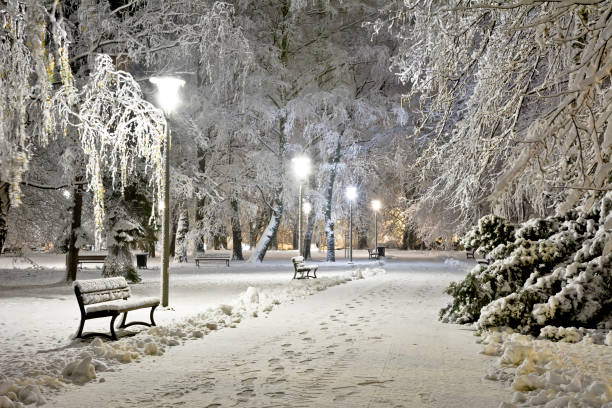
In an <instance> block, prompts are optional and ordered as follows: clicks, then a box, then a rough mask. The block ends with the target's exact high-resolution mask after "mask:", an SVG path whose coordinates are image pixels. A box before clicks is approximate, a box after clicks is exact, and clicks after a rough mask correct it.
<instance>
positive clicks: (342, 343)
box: [0, 251, 612, 408]
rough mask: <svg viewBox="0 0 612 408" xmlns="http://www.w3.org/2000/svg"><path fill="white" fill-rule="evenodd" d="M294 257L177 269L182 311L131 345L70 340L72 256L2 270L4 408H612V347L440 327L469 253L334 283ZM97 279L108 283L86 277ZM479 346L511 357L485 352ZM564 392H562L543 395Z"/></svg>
mask: <svg viewBox="0 0 612 408" xmlns="http://www.w3.org/2000/svg"><path fill="white" fill-rule="evenodd" d="M292 255H295V253H292V252H273V253H270V254H269V256H267V257H266V262H264V263H263V264H261V265H250V264H246V263H232V266H231V267H230V268H227V267H225V266H224V265H221V264H217V265H213V264H209V265H207V266H205V267H202V268H199V269H198V268H195V267H194V266H193V264H190V265H187V266H179V265H172V277H171V287H170V304H171V308H169V309H164V310H159V311H158V312H156V320H157V322H158V325H159V327H158V328H154V329H151V330H149V329H148V328H144V327H139V326H134V327H130V332H129V333H128V332H123V333H122V334H123V336H122V338H121V339H120V340H119V341H118V342H106V341H104V342H102V341H100V340H94V341H91V340H89V341H74V340H72V339H71V338H70V335H72V334H73V333H74V331H75V330H76V328H77V325H78V319H79V312H78V307H77V304H76V300H75V298H74V294H73V292H72V289H71V288H70V287H68V286H66V285H62V284H56V285H53V282H57V281H59V280H61V278H62V275H63V267H62V261H63V258H62V257H59V256H55V255H38V256H35V257H31V259H32V260H33V261H34V262H36V263H37V264H39V265H41V266H43V268H42V269H39V270H33V269H31V268H28V267H27V266H28V265H26V264H23V263H21V264H13V263H12V260H11V258H10V257H1V258H0V286H1V287H0V304H1V306H2V307H1V308H0V348H1V349H2V351H3V352H2V354H1V355H0V407H2V408H3V407H4V406H6V407H9V408H10V407H11V405H9V404H12V403H10V402H7V401H8V400H7V399H4V400H3V399H2V398H3V397H1V396H2V395H8V396H11V397H13V399H19V400H21V401H31V402H33V403H36V401H40V402H42V401H43V400H45V401H46V402H47V405H48V406H52V407H83V406H88V407H106V406H113V407H122V406H124V407H133V406H141V407H168V406H187V407H206V406H245V407H260V406H261V407H264V406H265V407H268V406H292V407H299V406H303V407H332V406H334V407H336V406H346V407H361V406H364V407H365V406H369V407H374V406H380V407H402V406H404V407H414V406H434V407H452V406H463V405H467V404H469V406H473V407H496V406H499V405H500V403H502V402H504V401H505V403H509V402H510V401H514V403H516V404H517V405H532V406H537V405H541V406H543V405H544V404H545V403H547V402H548V401H551V400H554V399H555V398H557V397H558V398H561V397H564V396H567V397H568V398H570V397H571V398H574V397H576V396H577V395H578V396H580V397H581V398H579V400H580V401H582V402H585V401H586V399H585V398H587V397H588V398H591V397H590V396H585V395H586V392H587V391H588V390H587V388H589V387H591V389H592V391H593V392H592V393H591V394H593V396H592V398H591V399H592V401H593V403H594V404H596V403H598V404H599V405H593V404H591V405H590V406H602V405H603V404H604V402H605V399H603V398H604V397H605V396H604V397H602V395H603V394H605V393H606V392H610V393H611V395H610V396H609V399H610V400H612V387H610V379H611V378H612V372H611V370H612V368H611V365H612V363H610V362H611V361H612V347H607V346H598V345H592V344H589V343H588V342H584V341H583V342H582V343H579V344H577V345H571V344H563V345H559V346H557V345H556V344H553V343H551V342H548V341H546V342H544V345H541V344H539V343H538V344H536V343H533V342H532V343H529V339H523V338H519V337H517V336H514V337H512V335H511V334H505V333H499V334H494V335H489V336H487V337H484V338H476V337H474V335H473V334H474V333H473V331H471V330H469V329H468V328H466V327H462V326H457V325H449V324H442V323H440V322H438V320H437V313H438V310H439V308H440V307H441V306H443V305H444V304H445V302H446V301H447V298H446V296H445V295H443V294H442V290H443V289H444V287H446V285H447V284H448V282H449V281H452V280H459V279H461V278H462V277H463V276H464V275H465V270H466V269H467V268H469V267H470V266H471V265H472V263H471V262H469V263H468V262H465V261H463V260H461V257H462V255H461V254H452V253H424V252H400V251H391V252H390V254H389V255H390V257H389V259H387V261H386V262H385V263H384V264H379V263H378V262H375V261H368V260H367V259H366V258H367V256H366V255H367V254H364V253H361V252H356V253H355V260H356V264H355V265H352V266H350V265H347V263H346V261H345V260H344V259H340V260H339V262H337V263H336V264H333V265H329V264H326V263H324V262H322V261H319V262H318V263H319V264H320V273H319V275H320V276H321V279H317V280H309V281H291V279H290V278H291V277H292V275H293V273H292V271H291V270H292V267H291V264H290V261H289V257H290V256H292ZM317 256H319V257H322V254H315V258H316V257H317ZM449 256H454V257H455V258H457V259H459V260H455V259H446V258H447V257H449ZM149 264H150V266H152V267H153V269H152V270H149V271H143V273H142V274H143V283H141V284H137V285H133V286H132V289H133V293H134V295H143V296H156V295H157V294H158V292H159V285H158V281H159V276H158V275H159V270H158V269H157V268H156V266H157V264H156V262H155V260H153V262H151V261H149ZM383 270H384V273H383ZM362 276H363V277H365V279H356V278H357V277H362ZM95 277H99V270H94V269H91V270H86V271H85V272H83V273H81V274H80V275H79V278H82V279H85V278H95ZM35 284H38V285H41V284H42V286H34V285H35ZM9 286H10V287H9ZM220 305H222V306H220ZM130 315H131V313H130ZM254 316H257V317H254ZM131 317H135V318H139V317H142V318H143V319H144V318H145V317H146V313H144V312H143V313H142V314H141V315H140V316H138V313H137V312H135V313H134V316H131ZM100 320H101V321H100V322H97V324H96V321H88V322H87V323H86V330H104V331H107V330H108V328H107V325H108V322H107V320H108V319H100ZM135 332H138V334H135V335H134V334H133V333H135ZM477 339H479V341H483V340H484V341H483V343H484V347H485V350H484V351H485V352H486V353H487V354H490V355H493V356H499V358H496V357H492V356H487V355H485V354H481V353H479V352H480V351H481V349H482V347H483V346H480V345H478V344H477V343H476V341H477ZM538 342H541V341H540V340H538ZM530 344H531V346H530ZM548 346H549V347H550V348H551V349H554V348H555V347H557V349H558V352H559V353H564V355H569V356H571V358H572V359H573V360H574V361H580V362H581V364H580V365H581V366H582V367H578V368H576V367H573V368H572V369H574V371H575V374H576V375H581V376H582V377H581V378H580V379H581V380H582V383H581V384H580V385H579V386H576V385H575V384H574V388H571V387H569V385H568V387H566V388H567V390H565V389H563V390H561V388H562V387H561V386H564V384H563V381H565V384H569V383H570V382H571V381H574V380H575V378H574V377H575V376H574V377H571V375H570V374H572V373H569V372H568V371H567V370H565V371H563V367H562V365H563V361H564V360H563V358H561V357H560V358H558V359H555V358H552V357H551V358H549V359H548V361H546V362H544V360H545V358H546V356H552V355H554V353H555V350H552V351H548V352H547V353H548V354H546V353H542V352H540V350H541V349H542V347H548ZM529 347H532V348H531V349H530V348H529ZM532 349H533V350H536V351H537V352H536V351H533V352H531V351H530V350H532ZM508 350H509V351H508ZM517 350H518V351H517ZM521 353H522V354H521ZM530 353H531V354H530ZM504 356H505V357H504ZM529 356H531V357H529ZM534 356H540V361H539V362H538V361H537V358H536V357H534ZM528 357H529V358H528ZM504 358H505V359H506V360H509V359H510V360H512V361H505V362H502V360H503V359H504ZM530 359H531V360H530ZM526 360H527V363H525V361H526ZM553 360H554V364H553V365H552V366H551V364H552V363H550V362H551V361H553ZM71 363H72V364H71ZM539 363H540V364H539ZM545 363H550V364H549V366H550V367H549V368H550V370H548V371H551V370H553V369H555V370H557V371H558V372H559V373H561V374H563V375H564V376H565V377H563V380H559V378H560V377H559V376H560V375H561V374H559V376H557V377H554V376H551V375H550V373H549V375H548V378H549V380H550V381H546V377H545V376H546V369H545V368H544V364H545ZM529 364H531V365H529ZM538 364H539V365H538ZM574 365H576V364H574ZM517 366H518V368H517ZM538 369H539V370H540V371H541V372H539V371H538ZM555 372H556V371H555ZM62 373H63V377H62ZM2 376H4V377H6V378H3V377H2ZM529 376H531V377H529ZM536 377H537V378H536ZM540 377H542V378H543V380H540ZM558 377H559V378H558ZM60 378H61V381H60V380H58V379H60ZM515 380H516V381H515ZM513 381H514V382H513ZM529 381H532V382H535V383H534V384H531V383H528V384H527V385H525V384H524V383H525V382H529ZM537 381H540V383H537ZM555 381H557V382H559V384H557V388H558V389H557V390H556V394H555V393H554V392H552V391H551V390H552V389H553V388H551V389H547V388H546V387H545V385H551V387H552V385H553V384H552V383H553V382H555ZM71 382H74V383H85V385H82V386H80V385H75V384H72V383H71ZM517 382H518V384H515V383H517ZM594 384H595V385H594ZM598 384H599V385H598ZM521 387H523V388H521ZM576 387H577V388H576ZM606 387H607V388H606ZM56 388H57V389H56ZM570 388H571V389H570ZM38 389H40V390H41V393H39V392H38ZM11 392H13V393H14V394H10V393H11ZM544 392H546V395H543V394H542V393H544ZM513 393H514V394H513ZM572 393H573V394H572ZM581 393H582V394H581ZM598 393H599V394H598ZM41 394H42V395H41ZM557 394H559V395H557ZM583 394H584V395H583ZM582 397H584V398H582ZM537 398H539V399H537ZM605 398H608V397H605ZM3 404H4V405H3ZM585 404H586V402H585ZM507 406H511V405H509V404H508V405H507ZM553 406H568V404H567V401H566V404H565V405H553ZM577 406H579V405H577ZM585 406H587V405H585Z"/></svg>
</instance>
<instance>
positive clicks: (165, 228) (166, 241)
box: [161, 126, 170, 307]
mask: <svg viewBox="0 0 612 408" xmlns="http://www.w3.org/2000/svg"><path fill="white" fill-rule="evenodd" d="M163 199H164V211H163V212H162V253H161V304H162V306H164V307H166V306H168V297H169V286H170V127H169V126H166V146H165V149H164V192H163Z"/></svg>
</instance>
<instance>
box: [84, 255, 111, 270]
mask: <svg viewBox="0 0 612 408" xmlns="http://www.w3.org/2000/svg"><path fill="white" fill-rule="evenodd" d="M104 262H106V255H78V256H77V267H78V268H79V269H83V264H85V263H101V264H103V263H104Z"/></svg>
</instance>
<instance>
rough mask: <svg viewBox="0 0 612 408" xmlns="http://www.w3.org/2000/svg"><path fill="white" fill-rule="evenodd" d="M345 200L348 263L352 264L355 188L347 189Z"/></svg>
mask: <svg viewBox="0 0 612 408" xmlns="http://www.w3.org/2000/svg"><path fill="white" fill-rule="evenodd" d="M346 198H348V200H349V263H353V200H354V199H355V198H357V188H355V187H347V189H346Z"/></svg>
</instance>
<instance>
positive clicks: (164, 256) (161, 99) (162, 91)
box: [149, 77, 185, 307]
mask: <svg viewBox="0 0 612 408" xmlns="http://www.w3.org/2000/svg"><path fill="white" fill-rule="evenodd" d="M149 81H151V83H153V84H155V85H157V89H158V91H159V92H158V94H157V101H158V103H159V105H160V106H161V108H162V109H163V111H164V112H165V114H166V118H169V117H170V114H171V113H172V112H173V111H174V109H175V108H176V107H177V106H178V104H179V96H178V90H179V88H181V87H182V86H183V85H185V81H183V80H182V79H180V78H172V77H151V78H149ZM165 136H166V137H165V148H164V157H163V161H164V173H163V177H164V190H163V192H162V195H163V202H162V205H163V206H164V208H163V211H162V253H161V271H160V274H161V276H160V278H161V304H162V306H164V307H166V306H168V297H169V295H168V294H169V285H170V127H169V126H168V125H167V124H166V135H165Z"/></svg>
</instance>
